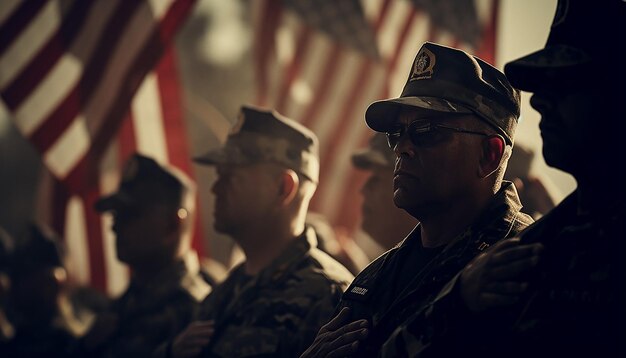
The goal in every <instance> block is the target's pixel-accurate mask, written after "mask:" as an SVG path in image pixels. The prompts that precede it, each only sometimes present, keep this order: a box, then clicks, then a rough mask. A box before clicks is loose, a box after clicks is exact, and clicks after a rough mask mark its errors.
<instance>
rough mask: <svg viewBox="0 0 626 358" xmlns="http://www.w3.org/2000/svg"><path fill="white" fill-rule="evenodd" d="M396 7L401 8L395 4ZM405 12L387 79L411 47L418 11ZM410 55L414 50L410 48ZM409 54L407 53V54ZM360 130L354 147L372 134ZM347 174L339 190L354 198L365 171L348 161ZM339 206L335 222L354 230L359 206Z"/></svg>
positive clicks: (385, 91) (383, 94)
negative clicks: (402, 55)
mask: <svg viewBox="0 0 626 358" xmlns="http://www.w3.org/2000/svg"><path fill="white" fill-rule="evenodd" d="M397 8H401V7H400V6H397ZM402 10H403V13H404V14H405V19H404V21H402V22H398V23H402V26H401V27H400V31H399V34H398V35H397V36H394V37H397V42H396V43H395V46H394V50H393V54H392V55H391V56H390V59H389V60H388V61H387V63H386V74H385V76H386V78H387V79H389V77H390V76H391V74H392V73H393V72H394V71H395V70H396V69H397V64H398V60H399V58H400V54H401V53H404V52H405V51H403V50H405V49H407V48H412V47H413V46H410V45H409V44H407V41H408V39H409V37H410V36H409V34H410V32H411V30H412V29H414V28H415V27H414V24H415V20H416V18H417V17H418V12H417V11H416V10H415V8H414V7H411V8H410V9H408V11H405V10H406V9H402ZM411 52H412V53H411V54H410V55H412V54H413V53H414V52H415V51H414V50H412V51H411ZM407 55H409V54H407ZM401 71H402V72H404V68H401ZM377 97H379V98H387V97H389V82H388V81H382V88H380V93H379V95H378V96H377ZM364 129H365V130H362V133H361V138H360V140H359V142H358V146H356V147H355V148H362V147H364V146H365V145H366V143H367V141H368V139H369V138H370V137H371V136H372V131H371V130H369V129H366V128H364ZM348 168H349V169H348V174H347V175H346V178H347V179H346V180H343V181H338V182H339V183H340V184H341V187H342V189H341V190H340V192H342V193H345V194H344V196H346V197H351V198H356V197H358V195H359V192H360V190H361V187H362V186H363V185H364V183H365V180H366V178H367V173H366V172H364V171H362V170H358V169H356V168H354V166H352V165H350V163H348ZM336 207H338V208H339V210H338V211H337V213H336V214H335V215H334V217H335V218H336V219H335V220H336V224H341V225H343V226H345V227H346V228H347V229H348V230H349V231H354V230H355V229H356V227H357V224H358V219H359V215H360V208H359V207H357V206H356V205H354V202H353V201H351V200H341V201H340V204H339V205H336Z"/></svg>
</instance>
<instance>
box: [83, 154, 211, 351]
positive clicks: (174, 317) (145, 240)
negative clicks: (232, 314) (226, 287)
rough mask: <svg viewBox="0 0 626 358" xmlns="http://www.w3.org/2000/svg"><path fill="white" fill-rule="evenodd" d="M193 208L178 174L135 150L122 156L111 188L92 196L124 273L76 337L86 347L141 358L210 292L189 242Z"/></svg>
mask: <svg viewBox="0 0 626 358" xmlns="http://www.w3.org/2000/svg"><path fill="white" fill-rule="evenodd" d="M194 207H195V187H194V184H193V182H192V181H191V180H190V179H189V178H188V177H187V176H185V175H184V173H182V172H181V171H180V170H178V169H176V168H173V167H166V166H163V165H160V164H159V163H157V162H156V161H155V160H154V159H152V158H149V157H146V156H143V155H139V154H134V155H133V156H131V157H130V159H129V160H128V161H127V162H126V164H125V168H124V171H123V177H122V181H121V183H120V186H119V189H118V191H117V192H115V193H113V194H112V195H110V196H107V197H103V198H101V199H100V200H99V201H97V202H96V209H97V210H98V211H100V212H111V213H112V214H113V231H114V232H115V234H116V241H115V246H116V250H117V257H118V258H119V259H120V261H122V262H124V263H126V264H128V265H129V267H130V269H131V275H132V276H131V281H130V284H129V287H128V289H127V290H126V292H124V294H123V295H122V296H121V297H120V298H118V299H117V300H116V301H115V302H114V303H113V305H112V308H111V310H110V312H106V313H103V314H101V315H100V316H99V317H98V319H97V320H96V323H95V324H94V326H93V328H92V329H91V330H90V332H89V333H88V334H87V336H86V337H85V338H84V340H83V348H84V350H85V351H86V353H89V354H91V355H100V356H107V357H109V356H110V357H145V356H148V355H150V354H151V353H152V352H153V351H154V350H155V349H156V348H157V347H158V346H159V344H161V343H162V342H166V341H167V340H168V339H172V338H173V337H175V336H176V334H178V333H180V332H181V331H182V330H183V329H184V328H185V327H186V326H187V325H188V324H189V323H190V322H191V321H192V318H193V317H194V316H195V315H196V314H197V310H198V309H199V307H200V303H201V302H202V301H203V300H204V299H205V298H206V296H207V295H208V294H209V292H210V291H211V287H210V286H209V285H208V284H207V283H206V282H205V281H204V279H203V278H202V276H201V274H200V266H199V263H198V257H197V254H196V253H195V252H194V251H192V250H191V247H190V246H191V235H192V228H193V225H192V223H193V214H194Z"/></svg>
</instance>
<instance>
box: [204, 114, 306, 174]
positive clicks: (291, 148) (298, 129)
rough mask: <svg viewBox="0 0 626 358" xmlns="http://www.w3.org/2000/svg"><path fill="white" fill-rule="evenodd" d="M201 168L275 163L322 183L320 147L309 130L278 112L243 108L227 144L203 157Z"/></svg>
mask: <svg viewBox="0 0 626 358" xmlns="http://www.w3.org/2000/svg"><path fill="white" fill-rule="evenodd" d="M194 160H195V161H196V162H198V163H200V164H206V165H216V164H235V165H248V164H255V163H261V162H274V163H278V164H281V165H284V166H285V167H287V168H290V169H293V170H294V171H295V172H297V173H299V174H302V175H304V176H305V177H307V178H308V179H310V180H311V181H313V182H317V181H318V179H319V144H318V140H317V136H316V135H315V134H314V133H313V132H311V131H310V130H309V129H308V128H306V127H304V126H303V125H301V124H300V123H298V122H296V121H294V120H293V119H290V118H287V117H285V116H283V115H281V114H280V113H278V112H276V111H271V110H264V109H260V108H255V107H250V106H242V107H241V111H240V113H239V118H238V121H237V123H236V124H235V126H234V127H233V128H232V129H231V133H230V134H229V135H228V138H227V139H226V144H225V145H224V146H223V147H222V148H219V149H216V150H212V151H210V152H208V153H206V154H204V155H202V156H200V157H197V158H194Z"/></svg>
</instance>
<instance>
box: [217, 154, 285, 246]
mask: <svg viewBox="0 0 626 358" xmlns="http://www.w3.org/2000/svg"><path fill="white" fill-rule="evenodd" d="M268 165H269V164H266V163H260V164H252V165H243V166H242V165H228V164H223V165H217V176H218V178H217V181H216V182H215V184H213V189H212V190H213V193H214V194H215V211H214V216H215V221H214V227H215V229H216V230H217V231H219V232H222V233H225V234H231V235H232V234H234V233H236V232H238V231H239V230H240V229H241V228H242V227H244V226H246V225H250V224H256V223H258V222H259V220H262V217H263V216H264V214H267V213H268V212H269V211H270V210H271V205H272V203H273V202H272V199H273V198H275V197H276V195H272V194H277V192H275V191H276V190H278V187H277V186H276V180H275V179H276V178H275V177H273V176H272V174H271V172H270V170H269V168H268Z"/></svg>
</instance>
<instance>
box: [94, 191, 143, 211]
mask: <svg viewBox="0 0 626 358" xmlns="http://www.w3.org/2000/svg"><path fill="white" fill-rule="evenodd" d="M134 204H135V202H134V200H133V199H132V198H131V197H130V196H128V195H126V194H124V193H122V192H117V193H114V194H112V195H109V196H105V197H102V198H100V199H98V201H96V203H95V204H94V208H95V209H96V211H98V212H101V213H103V212H107V211H111V210H116V209H119V208H122V207H132V206H133V205H134Z"/></svg>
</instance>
